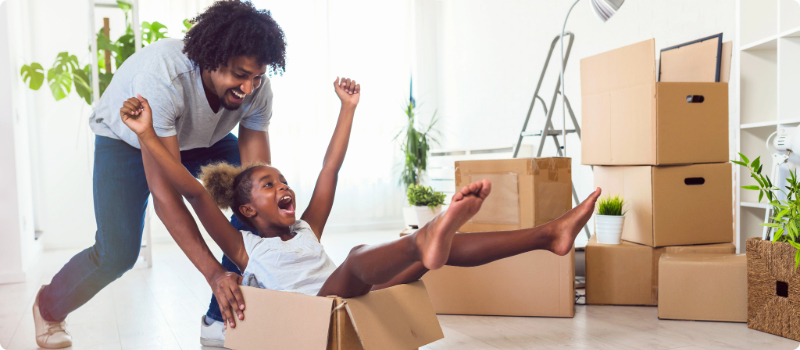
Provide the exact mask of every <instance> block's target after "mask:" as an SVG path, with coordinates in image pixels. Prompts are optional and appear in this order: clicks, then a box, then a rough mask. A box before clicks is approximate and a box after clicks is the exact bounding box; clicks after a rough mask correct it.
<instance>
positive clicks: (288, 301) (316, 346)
mask: <svg viewBox="0 0 800 350" xmlns="http://www.w3.org/2000/svg"><path fill="white" fill-rule="evenodd" d="M241 289H242V294H243V296H244V300H245V304H246V305H247V309H246V310H245V318H244V320H241V321H238V322H237V324H236V328H229V329H228V330H227V331H226V334H225V347H226V348H229V349H232V350H251V349H252V350H262V349H301V350H306V349H308V350H324V349H325V348H326V347H327V344H328V328H329V326H330V321H331V310H332V308H333V301H334V300H333V299H331V298H323V297H314V296H309V295H305V294H299V293H289V292H279V291H274V290H269V289H259V288H253V287H244V286H243V287H241Z"/></svg>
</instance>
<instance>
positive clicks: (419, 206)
mask: <svg viewBox="0 0 800 350" xmlns="http://www.w3.org/2000/svg"><path fill="white" fill-rule="evenodd" d="M406 196H407V197H408V204H409V205H411V206H412V207H413V208H414V210H415V211H416V216H417V226H423V225H425V224H427V223H428V222H429V221H431V220H432V219H433V217H434V216H436V214H439V213H440V212H441V211H442V204H444V199H445V197H446V196H445V194H444V193H442V192H437V191H434V190H433V188H431V187H430V186H427V187H426V186H422V185H411V186H408V190H407V191H406Z"/></svg>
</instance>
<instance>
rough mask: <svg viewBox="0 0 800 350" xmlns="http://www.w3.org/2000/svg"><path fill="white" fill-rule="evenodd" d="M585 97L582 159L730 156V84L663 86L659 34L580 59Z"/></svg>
mask: <svg viewBox="0 0 800 350" xmlns="http://www.w3.org/2000/svg"><path fill="white" fill-rule="evenodd" d="M692 96H694V97H699V96H702V97H703V98H702V102H699V99H698V98H693V97H692ZM581 102H582V103H581V104H582V106H581V113H582V114H581V129H582V136H581V138H582V142H581V147H582V148H581V152H582V154H581V159H582V162H583V164H586V165H665V164H695V163H719V162H726V161H728V84H727V83H672V82H665V83H657V82H656V66H655V41H654V40H653V39H650V40H646V41H643V42H640V43H637V44H633V45H630V46H626V47H622V48H619V49H616V50H612V51H608V52H605V53H602V54H599V55H595V56H591V57H587V58H584V59H582V60H581Z"/></svg>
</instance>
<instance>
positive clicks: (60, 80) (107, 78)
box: [20, 1, 191, 105]
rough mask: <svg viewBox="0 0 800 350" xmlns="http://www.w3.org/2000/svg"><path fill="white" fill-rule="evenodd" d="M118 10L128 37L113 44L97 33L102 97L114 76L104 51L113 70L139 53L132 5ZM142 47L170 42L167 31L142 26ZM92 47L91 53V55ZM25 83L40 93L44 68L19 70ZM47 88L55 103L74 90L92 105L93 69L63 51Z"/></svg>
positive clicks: (154, 25)
mask: <svg viewBox="0 0 800 350" xmlns="http://www.w3.org/2000/svg"><path fill="white" fill-rule="evenodd" d="M117 6H118V7H119V8H120V9H121V10H122V11H123V12H124V13H125V23H126V30H125V34H123V35H122V36H120V37H119V38H118V39H117V40H116V41H111V39H109V38H108V37H107V36H106V35H105V34H103V29H100V31H99V32H98V33H97V41H96V43H95V45H97V55H98V58H97V65H98V68H99V70H98V72H97V73H98V80H99V81H98V86H99V88H100V91H99V92H100V96H103V92H105V89H106V87H108V84H110V83H111V78H113V76H114V73H112V72H109V71H106V70H105V68H106V67H105V60H104V57H103V55H104V53H103V52H104V51H105V50H108V51H110V52H111V55H112V57H113V58H114V65H115V66H114V68H115V69H116V68H119V67H120V66H121V65H122V63H123V62H125V60H127V59H128V57H130V56H131V55H133V54H134V52H136V48H135V47H136V44H135V40H134V34H133V29H132V22H131V21H130V17H131V16H129V13H130V11H131V9H132V6H131V4H130V3H127V2H123V1H117ZM184 26H186V28H187V30H188V29H189V28H191V22H190V21H188V20H186V21H184ZM141 28H142V31H141V33H142V47H144V46H146V45H149V44H151V43H153V42H156V41H158V40H159V39H164V38H167V34H166V33H167V27H166V26H164V25H163V24H161V23H159V22H153V23H149V22H142V24H141ZM91 50H92V49H91V47H90V48H89V51H91ZM20 76H21V77H22V81H23V82H25V84H26V85H28V88H30V89H31V90H39V88H40V87H41V86H42V84H43V83H44V80H45V72H44V68H43V67H42V65H41V64H40V63H37V62H33V63H31V64H30V65H27V64H26V65H24V66H22V69H21V70H20ZM46 78H47V84H48V86H49V87H50V92H51V93H52V95H53V98H55V100H56V101H60V100H62V99H64V98H65V97H67V96H68V95H69V94H70V93H71V92H72V88H73V86H74V88H75V92H76V93H77V94H78V96H80V98H81V99H83V100H84V101H86V104H88V105H91V104H92V80H91V78H92V66H91V64H86V65H83V68H81V64H80V63H79V61H78V57H77V56H75V55H70V54H69V52H67V51H64V52H60V53H59V54H58V55H56V60H55V62H54V63H53V65H52V67H51V68H50V69H49V70H48V71H47V75H46Z"/></svg>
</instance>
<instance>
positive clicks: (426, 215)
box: [414, 205, 442, 227]
mask: <svg viewBox="0 0 800 350" xmlns="http://www.w3.org/2000/svg"><path fill="white" fill-rule="evenodd" d="M414 210H415V211H416V214H417V226H418V227H422V226H425V224H427V223H428V222H429V221H431V220H433V217H434V216H436V215H437V214H439V213H441V212H442V206H441V205H438V206H436V208H434V209H431V208H428V207H427V206H425V205H418V206H415V207H414Z"/></svg>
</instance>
